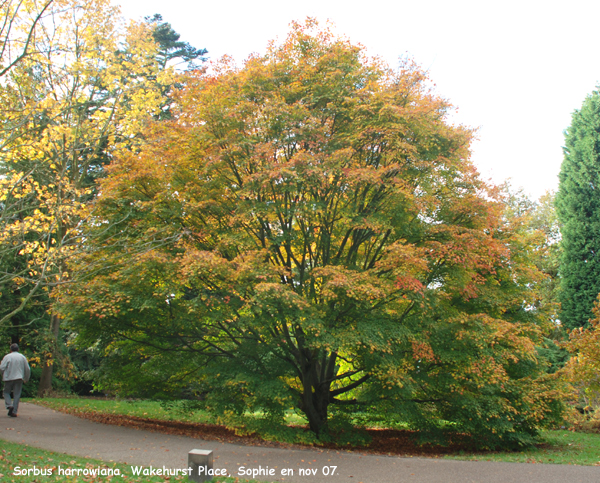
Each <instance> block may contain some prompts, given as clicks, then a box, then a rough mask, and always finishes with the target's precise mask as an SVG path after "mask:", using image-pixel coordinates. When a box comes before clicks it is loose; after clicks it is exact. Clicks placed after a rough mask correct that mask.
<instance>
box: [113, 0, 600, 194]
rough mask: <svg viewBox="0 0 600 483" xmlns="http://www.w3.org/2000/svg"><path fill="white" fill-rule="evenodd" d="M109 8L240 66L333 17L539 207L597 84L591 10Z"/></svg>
mask: <svg viewBox="0 0 600 483" xmlns="http://www.w3.org/2000/svg"><path fill="white" fill-rule="evenodd" d="M113 1H114V2H115V3H117V4H120V5H121V8H122V10H123V13H124V14H125V16H127V17H129V18H134V19H139V18H141V17H144V16H146V15H153V14H155V13H160V14H161V15H162V16H163V19H164V20H165V21H167V22H169V23H171V25H172V26H173V28H174V29H175V30H176V31H177V32H178V33H180V34H181V40H184V41H187V42H190V43H191V44H192V45H193V46H194V47H198V48H200V47H202V48H207V49H208V51H209V53H208V55H209V57H210V59H211V60H216V59H218V58H219V57H221V56H222V55H224V54H229V55H231V56H233V57H234V58H235V59H236V61H237V62H238V64H240V65H241V64H242V62H243V60H244V59H245V58H246V57H247V56H248V55H249V54H250V53H252V52H259V53H263V52H264V51H265V49H266V46H267V43H268V41H269V40H271V39H274V38H279V39H283V38H284V37H285V35H286V32H287V31H288V25H289V23H290V22H291V21H292V20H297V21H303V20H304V19H305V18H306V17H307V16H311V17H316V18H317V19H318V20H319V21H320V22H321V23H322V24H324V23H325V22H326V20H327V19H330V20H331V21H333V22H334V24H335V25H336V31H337V32H338V33H340V34H344V35H346V36H347V37H349V38H350V40H351V41H352V42H354V43H361V44H363V45H364V46H365V47H366V48H367V51H368V53H369V54H371V55H378V56H380V57H382V58H384V59H386V60H387V61H388V63H389V64H390V65H391V66H393V67H396V66H397V65H398V57H399V56H402V55H406V54H408V55H409V56H411V57H413V58H414V59H415V60H416V61H417V62H418V63H419V64H420V65H421V66H422V67H424V68H425V69H428V70H429V72H430V76H431V79H432V80H433V82H435V84H436V86H437V87H436V89H437V93H438V94H439V95H441V96H442V97H444V98H446V99H448V100H449V101H450V102H451V103H452V104H453V105H455V106H456V107H458V108H459V111H458V113H457V114H456V116H455V117H454V120H455V122H459V123H461V124H465V125H468V126H471V127H479V134H478V138H479V140H478V141H476V142H475V143H474V145H473V160H474V162H475V164H476V165H477V166H478V168H479V170H480V172H481V173H482V174H483V175H484V177H486V178H489V177H491V178H492V180H493V181H495V182H496V183H501V182H503V181H504V180H505V179H507V178H511V179H512V184H513V186H515V187H519V186H522V187H523V188H525V190H526V191H527V192H528V193H529V194H530V195H532V196H533V197H536V198H537V197H538V196H540V195H541V194H543V193H544V192H545V191H546V190H549V189H556V187H557V184H558V178H557V176H558V172H559V170H560V164H561V162H562V146H563V144H564V137H563V130H564V129H566V128H567V127H568V126H569V124H570V121H571V113H572V112H573V110H574V109H579V108H580V107H581V103H582V102H583V100H584V99H585V96H586V95H587V94H589V93H590V92H591V91H592V90H594V88H595V87H596V85H597V83H598V82H599V81H600V56H599V54H598V45H599V44H598V19H599V18H600V2H595V1H592V0H571V1H569V2H566V1H556V0H545V1H537V0H536V1H533V0H520V1H515V0H505V1H502V2H499V1H494V2H492V1H489V0H488V1H486V0H473V1H468V0H461V1H452V0H370V1H369V0H361V1H356V0H304V1H300V0H297V1H294V2H290V1H287V2H286V1H285V0H283V1H282V0H280V1H274V0H254V1H252V2H251V1H248V0H244V1H242V0H229V1H228V0H221V1H220V2H215V1H211V2H198V1H189V0H187V1H186V0H169V1H168V2H165V1H164V0H121V1H120V2H119V0H113Z"/></svg>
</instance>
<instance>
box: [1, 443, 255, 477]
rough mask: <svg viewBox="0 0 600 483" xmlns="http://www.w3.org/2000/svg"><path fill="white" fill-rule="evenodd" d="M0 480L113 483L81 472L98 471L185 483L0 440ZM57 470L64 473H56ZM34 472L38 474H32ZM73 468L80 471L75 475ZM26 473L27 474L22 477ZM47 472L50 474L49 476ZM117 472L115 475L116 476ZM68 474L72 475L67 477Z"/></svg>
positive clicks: (113, 464)
mask: <svg viewBox="0 0 600 483" xmlns="http://www.w3.org/2000/svg"><path fill="white" fill-rule="evenodd" d="M0 446H1V447H2V449H1V450H0V481H2V482H3V483H4V482H15V483H39V482H40V481H89V482H92V481H93V482H106V483H108V482H110V481H113V482H114V481H117V480H115V479H114V476H108V475H106V476H95V477H90V476H84V473H83V470H87V471H88V472H89V471H91V470H96V471H97V472H99V471H98V470H100V471H101V472H104V473H109V471H110V472H112V474H113V475H117V474H120V475H124V477H123V478H122V480H121V481H129V482H140V483H142V482H144V483H145V482H163V481H179V480H181V481H189V480H188V478H187V476H170V477H169V478H164V477H161V476H146V475H143V476H135V475H134V474H133V472H132V470H131V466H129V465H124V464H120V463H107V462H105V461H99V460H95V459H88V458H80V457H78V456H71V455H66V454H62V453H53V452H51V451H45V450H43V449H38V448H34V447H32V446H28V445H24V444H17V443H11V442H8V441H3V440H0ZM59 468H60V469H61V470H63V472H64V473H65V474H59ZM36 469H37V471H38V474H37V475H35V474H34V471H35V470H36ZM77 469H81V470H82V472H80V474H79V476H77ZM24 470H29V473H30V474H24V473H23V471H24ZM50 472H52V473H51V474H50ZM117 472H118V473H117ZM69 473H70V474H71V475H72V476H70V475H69ZM213 482H214V483H258V482H257V481H255V480H252V481H249V480H240V479H239V478H223V477H219V478H215V479H214V480H213Z"/></svg>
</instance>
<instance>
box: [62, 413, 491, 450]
mask: <svg viewBox="0 0 600 483" xmlns="http://www.w3.org/2000/svg"><path fill="white" fill-rule="evenodd" d="M60 411H62V412H65V413H68V414H72V415H74V416H77V417H80V418H83V419H88V420H90V421H94V422H96V423H102V424H112V425H116V426H124V427H129V428H135V429H142V430H146V431H155V432H158V433H164V434H172V435H180V436H188V437H191V438H200V439H204V440H211V441H220V442H223V443H232V444H243V445H252V446H267V447H277V448H288V449H294V448H296V449H306V448H315V447H318V448H323V449H333V450H342V451H357V452H361V453H371V454H382V455H395V456H427V457H434V458H435V457H440V456H443V455H448V454H456V453H458V452H460V451H468V452H474V451H473V445H472V442H470V441H469V440H468V438H462V441H461V440H460V439H459V440H458V441H455V442H451V443H450V444H449V445H448V446H435V445H422V446H420V445H417V444H416V443H415V441H414V439H415V432H413V431H408V430H396V429H367V430H366V432H367V433H368V434H369V436H370V437H371V438H372V441H371V443H370V444H369V445H368V446H353V447H350V446H347V445H343V446H342V445H338V444H336V443H324V444H321V445H318V446H315V445H308V444H306V445H303V444H288V443H280V442H276V441H266V440H264V439H262V438H261V437H260V436H258V435H256V434H251V435H245V436H239V435H237V434H235V432H234V431H233V430H231V429H227V428H226V427H224V426H219V425H216V424H200V423H187V422H181V421H164V420H156V419H147V418H140V417H138V416H127V415H122V414H106V413H97V412H86V411H80V410H76V409H71V408H61V409H60ZM459 438H460V437H459ZM469 443H471V444H469ZM476 452H477V453H483V452H481V451H476Z"/></svg>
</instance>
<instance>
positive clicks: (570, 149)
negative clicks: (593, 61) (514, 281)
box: [556, 91, 600, 328]
mask: <svg viewBox="0 0 600 483" xmlns="http://www.w3.org/2000/svg"><path fill="white" fill-rule="evenodd" d="M559 180H560V184H559V190H558V194H557V196H556V209H557V214H558V219H559V222H560V225H561V234H562V244H563V255H562V260H561V265H560V275H561V290H560V301H561V304H562V309H561V321H562V323H563V324H564V326H565V327H568V328H577V327H583V326H585V325H586V324H587V323H588V320H589V319H590V318H592V308H593V306H594V300H596V297H597V296H598V293H599V292H600V257H599V256H597V255H598V253H599V252H600V92H598V91H594V92H593V93H592V94H591V95H589V96H588V97H587V98H586V99H585V101H584V102H583V105H582V107H581V109H580V110H576V111H575V112H574V113H573V118H572V122H571V126H570V127H569V128H568V129H567V130H566V132H565V148H564V160H563V163H562V167H561V171H560V175H559Z"/></svg>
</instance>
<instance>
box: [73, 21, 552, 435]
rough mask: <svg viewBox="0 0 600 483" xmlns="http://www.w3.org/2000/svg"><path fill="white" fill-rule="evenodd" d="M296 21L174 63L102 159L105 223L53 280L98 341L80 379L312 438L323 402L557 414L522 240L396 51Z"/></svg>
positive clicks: (339, 406)
mask: <svg viewBox="0 0 600 483" xmlns="http://www.w3.org/2000/svg"><path fill="white" fill-rule="evenodd" d="M313 27H315V26H314V25H313V24H312V23H311V22H309V23H308V24H307V25H305V26H300V25H295V26H294V28H293V30H292V32H291V34H290V36H289V37H288V39H287V41H286V42H285V43H284V44H283V45H281V46H274V45H273V46H272V47H271V48H270V49H269V51H268V53H267V55H265V56H264V57H253V58H251V59H249V61H248V62H247V63H246V64H245V67H244V68H242V69H236V68H234V67H233V66H231V65H228V64H222V65H220V66H218V68H217V70H216V72H215V73H214V74H199V73H196V74H193V75H190V76H189V77H188V80H187V82H186V86H185V88H184V89H182V91H181V92H180V93H179V94H177V96H176V100H177V114H176V116H174V117H173V119H172V120H171V121H170V122H168V123H161V124H155V125H153V126H149V128H148V130H147V131H146V132H145V136H146V139H147V140H148V141H149V144H148V145H146V146H144V147H143V148H142V149H141V151H140V152H139V153H135V154H132V155H125V156H122V157H121V158H120V159H119V160H118V161H117V162H115V163H113V164H112V165H111V167H110V176H109V177H108V178H107V179H106V180H105V181H103V182H102V197H101V198H99V199H98V200H97V209H98V210H99V211H98V213H101V215H99V216H100V217H101V219H105V220H110V221H111V225H110V226H111V227H112V228H110V229H108V230H106V232H105V233H106V234H105V237H104V240H105V242H103V241H102V240H103V237H101V236H100V237H95V238H94V239H93V240H94V241H93V242H91V243H90V246H89V248H90V250H89V252H88V253H86V254H83V255H82V256H81V257H80V258H79V259H78V260H77V261H76V262H74V263H72V265H71V270H73V271H75V272H77V273H80V274H84V275H82V276H85V274H86V273H87V278H86V281H85V283H81V284H78V285H77V286H71V287H69V289H68V293H66V294H65V298H64V299H63V303H64V305H63V313H64V314H65V316H67V317H68V318H69V320H71V321H72V324H73V327H74V329H76V330H77V331H78V334H79V335H78V337H79V343H80V344H82V345H83V346H88V347H89V346H91V345H95V346H96V347H100V348H102V349H103V351H104V354H105V356H106V358H105V361H104V362H105V364H104V366H103V367H102V370H101V371H100V372H101V374H102V379H100V380H99V383H100V384H104V387H110V388H111V390H113V391H120V392H122V393H123V394H126V393H136V394H140V393H145V392H146V391H149V392H154V393H155V394H156V393H158V394H162V395H166V394H167V393H168V392H170V391H173V392H175V393H176V394H179V393H178V391H181V390H187V391H193V392H194V393H196V394H199V395H201V396H202V404H203V405H204V407H206V408H207V409H209V410H212V411H214V412H215V414H218V415H220V417H222V418H224V419H226V420H229V422H232V421H235V422H237V423H239V422H240V421H243V420H244V417H245V415H247V414H249V413H250V414H253V413H255V412H256V411H259V412H261V413H262V414H264V419H265V421H267V423H268V425H271V426H272V425H273V424H274V423H281V422H282V421H283V417H284V414H285V411H286V410H287V409H290V408H295V409H296V410H298V411H301V412H302V413H303V414H304V415H305V417H306V419H307V420H308V423H309V426H310V429H311V430H312V431H313V432H314V434H315V435H316V436H317V437H319V438H322V439H323V438H327V437H329V433H330V430H331V426H332V425H333V426H334V427H335V418H334V421H333V422H332V420H331V418H330V416H331V414H332V412H333V414H334V415H335V416H336V417H341V416H343V415H344V414H345V415H351V416H352V417H357V418H361V417H362V418H364V419H365V420H366V421H371V422H372V421H374V420H377V419H381V418H383V419H385V421H386V422H387V423H388V424H393V422H394V421H403V422H408V424H410V425H411V426H412V427H414V428H419V429H421V430H422V431H423V434H426V435H427V437H428V438H429V440H433V439H436V438H441V437H443V433H444V427H446V428H448V427H452V428H453V430H455V431H458V432H467V433H471V434H473V435H479V436H481V438H483V444H484V445H489V446H500V445H510V444H519V443H520V444H525V443H528V442H531V441H532V440H533V438H534V436H535V434H536V431H537V428H538V427H539V426H540V425H542V424H543V423H544V421H545V420H546V421H549V420H550V419H551V416H552V415H556V414H558V413H559V412H560V405H559V404H558V403H557V402H556V398H555V396H556V394H555V393H553V392H552V389H551V383H550V382H548V381H540V380H539V379H537V377H538V376H539V375H541V374H542V373H543V372H544V368H543V365H541V364H539V363H538V362H537V360H536V354H535V346H534V340H537V339H539V337H540V334H541V329H540V326H539V323H540V320H541V317H540V316H539V312H538V311H536V310H531V307H533V306H534V305H535V301H536V300H537V297H538V296H537V295H536V294H535V292H534V287H535V283H534V282H536V281H539V280H541V278H542V276H541V274H540V273H539V271H538V270H537V269H536V268H535V266H533V264H532V263H530V260H529V258H528V253H530V252H531V250H532V248H531V246H532V244H531V243H529V242H528V241H527V240H525V241H524V240H523V239H522V238H521V237H520V236H519V234H518V233H516V232H515V230H513V228H512V227H511V226H510V224H509V223H506V222H505V220H504V218H503V216H502V212H503V205H502V203H500V202H499V201H496V202H495V201H492V200H493V199H494V198H495V197H496V195H497V193H495V192H494V191H493V190H491V189H489V188H488V187H487V186H486V185H485V184H484V183H483V182H481V180H480V179H479V178H478V175H477V173H476V171H475V169H474V168H473V166H472V164H471V163H470V162H469V160H468V156H469V151H468V148H469V142H470V139H471V133H470V131H469V130H467V129H465V128H463V127H460V126H459V127H456V126H452V125H449V124H448V123H447V122H446V121H445V115H446V113H447V111H448V109H449V106H448V105H447V103H446V102H444V101H443V100H441V99H439V98H438V97H436V96H435V95H433V94H432V93H431V92H429V90H428V88H427V79H426V77H425V75H424V74H423V73H422V72H421V71H420V70H419V69H418V68H417V67H416V66H414V65H412V64H410V63H409V64H406V65H404V66H403V67H402V69H401V70H400V71H399V72H397V73H395V72H392V71H391V70H390V69H389V68H387V67H386V66H384V65H381V64H380V63H378V62H377V61H372V60H368V59H366V58H365V57H364V54H363V52H362V50H361V49H360V48H358V47H355V46H353V45H352V44H350V43H349V42H348V41H347V40H344V39H339V38H336V37H335V36H333V35H332V34H331V33H329V32H322V31H311V29H312V28H313ZM157 160H160V161H159V162H157ZM115 220H124V222H123V223H115V222H114V221H115ZM115 239H118V240H120V244H119V245H115V243H114V240H115ZM169 240H172V242H169ZM117 374H118V377H117ZM332 408H333V409H332ZM440 421H449V422H451V423H452V424H451V425H450V426H448V425H444V424H440ZM246 423H247V421H246Z"/></svg>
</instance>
